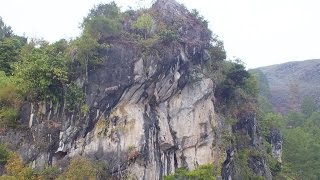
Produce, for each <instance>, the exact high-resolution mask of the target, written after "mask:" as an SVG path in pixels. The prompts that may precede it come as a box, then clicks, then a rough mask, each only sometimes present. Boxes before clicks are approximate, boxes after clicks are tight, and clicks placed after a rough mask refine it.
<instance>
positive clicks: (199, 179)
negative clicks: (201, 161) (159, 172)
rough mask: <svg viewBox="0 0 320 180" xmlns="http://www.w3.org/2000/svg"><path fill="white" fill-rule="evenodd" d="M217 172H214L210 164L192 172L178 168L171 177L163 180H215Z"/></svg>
mask: <svg viewBox="0 0 320 180" xmlns="http://www.w3.org/2000/svg"><path fill="white" fill-rule="evenodd" d="M216 175H218V172H216V171H214V168H213V165H212V164H206V165H201V166H199V167H198V168H196V169H195V170H193V171H188V170H187V169H186V168H179V169H177V170H176V172H175V173H174V174H173V175H169V176H165V177H164V179H165V180H175V179H188V180H193V179H196V180H215V179H216V178H215V176H216Z"/></svg>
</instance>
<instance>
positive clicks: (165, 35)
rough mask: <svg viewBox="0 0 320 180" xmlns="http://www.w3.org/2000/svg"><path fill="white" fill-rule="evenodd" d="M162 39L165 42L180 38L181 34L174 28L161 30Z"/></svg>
mask: <svg viewBox="0 0 320 180" xmlns="http://www.w3.org/2000/svg"><path fill="white" fill-rule="evenodd" d="M160 39H161V41H162V42H164V43H169V42H172V41H178V40H180V36H179V34H178V33H177V32H175V31H172V30H163V31H161V32H160Z"/></svg>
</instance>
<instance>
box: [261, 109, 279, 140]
mask: <svg viewBox="0 0 320 180" xmlns="http://www.w3.org/2000/svg"><path fill="white" fill-rule="evenodd" d="M259 122H260V127H261V129H262V134H263V135H264V136H265V137H267V136H268V135H269V132H270V130H271V129H276V128H280V127H283V126H284V122H283V117H282V115H280V114H275V113H267V114H264V115H263V116H262V117H260V121H259Z"/></svg>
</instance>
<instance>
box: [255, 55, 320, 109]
mask: <svg viewBox="0 0 320 180" xmlns="http://www.w3.org/2000/svg"><path fill="white" fill-rule="evenodd" d="M258 70H261V71H262V72H263V74H264V75H265V76H266V78H267V81H268V84H269V88H270V93H271V102H272V105H273V106H274V110H275V111H277V112H281V113H286V112H288V111H290V110H298V109H299V108H300V105H301V102H302V100H303V98H304V97H306V96H310V97H312V98H314V100H315V101H316V102H317V103H318V104H320V92H319V91H318V89H319V88H320V60H319V59H315V60H307V61H297V62H288V63H284V64H279V65H272V66H267V67H261V68H258Z"/></svg>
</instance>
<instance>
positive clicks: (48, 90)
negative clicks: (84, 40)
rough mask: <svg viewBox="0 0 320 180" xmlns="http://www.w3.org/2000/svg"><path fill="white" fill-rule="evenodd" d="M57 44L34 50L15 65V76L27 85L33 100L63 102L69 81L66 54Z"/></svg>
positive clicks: (27, 90) (45, 45)
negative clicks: (65, 85)
mask: <svg viewBox="0 0 320 180" xmlns="http://www.w3.org/2000/svg"><path fill="white" fill-rule="evenodd" d="M59 48H61V47H60V46H59V45H57V44H53V45H47V44H44V45H43V46H41V47H39V48H33V49H31V50H30V52H29V53H27V54H25V56H23V57H22V60H21V61H20V62H18V63H16V64H15V66H14V68H15V69H14V75H15V76H16V77H17V78H19V79H21V80H22V81H23V82H21V83H23V84H25V85H26V92H28V94H29V97H30V98H31V99H32V100H44V99H51V100H55V101H58V100H61V98H62V96H63V85H64V84H65V83H66V81H67V75H68V72H67V67H66V63H65V55H64V52H61V51H60V50H59Z"/></svg>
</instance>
